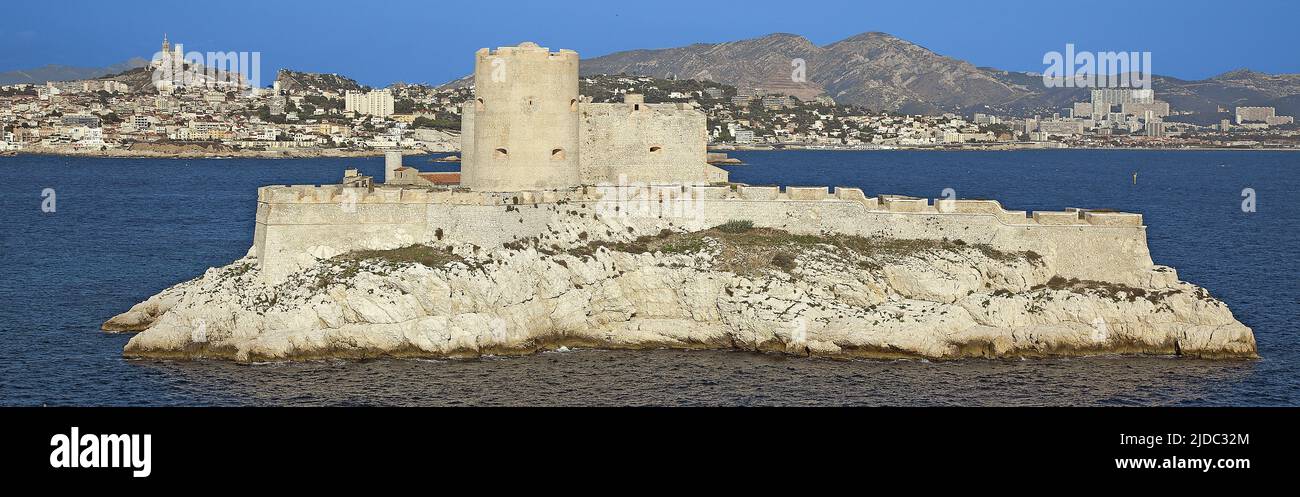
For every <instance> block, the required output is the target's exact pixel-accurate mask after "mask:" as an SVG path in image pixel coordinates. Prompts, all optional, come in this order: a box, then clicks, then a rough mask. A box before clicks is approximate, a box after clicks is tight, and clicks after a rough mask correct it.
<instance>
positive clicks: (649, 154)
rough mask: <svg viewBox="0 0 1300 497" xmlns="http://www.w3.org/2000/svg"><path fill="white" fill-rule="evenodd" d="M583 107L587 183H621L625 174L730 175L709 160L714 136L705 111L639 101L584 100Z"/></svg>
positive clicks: (694, 178) (709, 178) (648, 179)
mask: <svg viewBox="0 0 1300 497" xmlns="http://www.w3.org/2000/svg"><path fill="white" fill-rule="evenodd" d="M578 108H579V111H580V124H579V126H580V127H579V143H580V146H581V148H582V155H581V156H580V157H579V163H580V165H579V168H580V169H581V171H582V182H583V184H601V183H609V184H617V183H618V182H619V181H620V177H623V178H624V179H623V181H625V182H631V183H656V182H663V181H679V182H684V183H709V182H718V181H726V171H723V170H721V169H718V168H715V167H713V166H710V165H708V163H707V162H706V161H707V156H708V150H707V147H706V145H707V143H708V141H709V137H708V131H707V123H706V121H705V116H704V113H703V112H700V111H698V110H696V109H694V108H692V107H690V106H687V105H679V104H646V103H639V101H633V102H628V103H582V104H579V107H578ZM714 170H716V171H714ZM719 173H720V176H719ZM719 178H720V179H719Z"/></svg>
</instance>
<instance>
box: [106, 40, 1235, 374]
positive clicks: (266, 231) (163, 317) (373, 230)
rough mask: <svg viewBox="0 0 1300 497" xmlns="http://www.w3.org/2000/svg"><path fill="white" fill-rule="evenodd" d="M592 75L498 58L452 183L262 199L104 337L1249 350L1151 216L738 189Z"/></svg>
mask: <svg viewBox="0 0 1300 497" xmlns="http://www.w3.org/2000/svg"><path fill="white" fill-rule="evenodd" d="M577 60H578V58H577V54H576V53H574V52H572V51H568V50H561V51H559V52H550V51H549V50H547V49H545V48H542V47H538V46H537V45H536V44H532V43H524V44H521V45H519V46H517V47H502V48H499V49H497V50H494V51H489V50H488V49H483V50H480V51H479V52H478V53H477V54H476V68H475V82H476V89H475V93H476V95H475V96H476V98H475V99H474V100H473V101H471V102H467V103H466V106H465V111H464V115H463V119H462V134H461V137H462V145H461V154H462V156H461V159H462V166H461V172H460V173H459V175H455V174H452V175H447V174H445V173H444V174H442V175H431V174H421V173H419V172H418V171H416V170H415V169H414V168H411V167H407V166H404V165H402V164H401V160H400V157H397V158H396V159H394V158H392V157H390V160H389V161H388V164H387V165H386V167H385V178H384V182H383V183H382V184H376V183H375V182H374V181H373V180H372V178H369V177H366V176H362V175H360V174H359V173H357V172H356V171H349V172H348V173H347V174H345V177H344V181H343V183H342V184H339V185H324V186H315V185H299V186H266V187H262V188H261V189H259V191H258V202H257V214H256V220H257V222H256V230H255V233H254V237H253V238H254V245H253V247H252V248H251V249H250V250H249V252H248V255H247V256H246V257H245V258H243V259H241V260H238V261H235V262H234V263H232V264H230V265H227V266H224V267H220V268H212V269H209V270H208V271H207V272H206V273H205V274H203V275H202V276H200V277H198V278H196V279H193V280H190V281H186V282H183V283H180V284H178V285H175V286H173V287H171V288H168V289H166V290H163V291H162V292H161V293H159V294H158V295H155V296H154V297H152V298H150V299H148V300H147V301H145V302H142V303H140V304H137V305H135V306H134V307H132V308H131V309H130V310H128V311H127V312H125V313H123V314H120V315H118V316H115V317H113V318H111V319H109V320H108V321H107V322H105V323H104V325H103V329H104V330H106V331H110V332H138V334H137V335H135V336H134V337H132V338H131V340H130V341H129V342H128V343H127V345H126V347H125V351H124V353H125V354H126V355H127V356H129V357H163V358H220V359H231V360H236V361H244V362H252V361H281V360H304V359H318V358H336V357H342V358H371V357H436V358H443V357H453V358H455V357H477V356H482V355H489V354H490V355H501V354H526V353H531V352H535V351H538V350H547V349H553V348H558V347H564V346H567V347H575V346H581V347H607V348H660V347H673V348H730V349H740V350H750V351H762V352H776V353H785V354H795V355H813V356H824V357H836V358H853V357H864V358H886V359H893V358H933V359H955V358H968V357H986V358H994V357H1042V356H1058V355H1088V354H1105V353H1119V354H1160V355H1178V356H1191V357H1201V358H1253V357H1255V356H1256V347H1255V340H1254V335H1253V333H1252V331H1251V330H1250V328H1248V327H1246V326H1245V325H1243V324H1242V323H1240V322H1238V321H1237V320H1236V319H1235V318H1234V317H1233V315H1232V313H1231V312H1230V311H1229V310H1228V308H1227V307H1226V306H1225V305H1224V304H1223V303H1222V302H1220V301H1218V300H1216V299H1215V298H1213V297H1212V296H1211V295H1210V294H1209V292H1207V291H1206V290H1205V289H1203V288H1199V287H1197V286H1195V285H1192V284H1189V283H1186V282H1182V281H1179V279H1178V276H1177V273H1176V271H1175V270H1173V269H1172V268H1169V267H1164V266H1159V265H1155V264H1154V263H1153V262H1152V260H1151V256H1150V253H1149V252H1148V250H1147V243H1146V227H1145V225H1144V224H1143V219H1142V216H1141V215H1139V214H1132V213H1122V212H1111V211H1102V210H1087V209H1070V210H1066V211H1060V212H1041V211H1040V212H1034V213H1032V214H1031V213H1028V212H1025V211H1014V210H1006V209H1004V208H1003V207H1002V205H1001V204H999V203H998V202H996V201H991V200H954V199H944V200H937V201H934V202H933V203H932V202H931V201H930V200H928V199H923V198H912V197H902V196H892V195H878V196H874V197H868V196H867V195H865V194H864V193H863V191H862V190H861V189H858V188H844V187H836V188H834V189H833V190H832V189H830V188H827V187H795V186H789V187H784V188H782V187H775V186H750V185H740V184H734V183H729V182H728V181H727V174H726V172H725V171H723V170H721V169H718V168H716V167H714V166H710V165H708V164H707V163H706V158H707V151H706V150H705V139H704V137H705V136H706V133H705V126H706V123H705V119H704V116H703V114H702V113H701V112H699V111H698V110H697V109H694V108H691V107H690V106H683V105H679V104H646V103H645V102H644V101H643V100H641V99H640V98H639V96H637V95H627V96H626V97H625V100H624V102H622V103H593V102H590V101H588V100H587V99H584V98H582V97H581V96H579V95H578V93H577V89H578V83H577ZM502 68H504V69H502ZM499 71H500V72H499ZM453 180H454V181H453Z"/></svg>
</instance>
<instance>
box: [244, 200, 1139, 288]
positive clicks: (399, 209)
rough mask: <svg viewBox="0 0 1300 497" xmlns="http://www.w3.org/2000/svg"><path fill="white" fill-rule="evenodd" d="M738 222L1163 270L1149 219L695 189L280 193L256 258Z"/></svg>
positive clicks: (1060, 268)
mask: <svg viewBox="0 0 1300 497" xmlns="http://www.w3.org/2000/svg"><path fill="white" fill-rule="evenodd" d="M732 220H748V221H752V222H753V223H754V225H755V226H758V227H768V228H776V229H782V230H786V231H789V232H792V233H799V234H834V233H842V234H849V235H858V236H865V237H871V236H879V237H886V238H899V239H950V240H962V241H964V242H966V243H972V244H977V243H978V244H987V245H989V246H991V247H993V248H995V249H998V250H1003V251H1033V252H1035V253H1037V254H1039V255H1041V256H1042V257H1043V258H1044V260H1045V262H1047V263H1048V264H1049V265H1050V267H1052V268H1053V269H1054V270H1055V271H1056V272H1057V274H1059V275H1061V276H1063V277H1066V278H1079V279H1086V280H1097V281H1111V282H1117V283H1127V284H1138V283H1141V282H1139V281H1132V279H1133V278H1137V277H1139V276H1138V275H1140V274H1143V273H1144V272H1145V271H1146V270H1149V269H1150V268H1151V267H1152V261H1151V256H1150V253H1149V251H1148V249H1147V238H1146V227H1145V226H1144V225H1143V224H1142V223H1143V221H1142V216H1141V215H1139V214H1131V213H1120V212H1098V211H1085V210H1070V211H1060V212H1034V213H1032V214H1028V213H1026V212H1025V211H1009V210H1006V209H1003V208H1002V206H1001V205H1000V204H999V203H998V202H996V201H991V200H939V201H934V202H931V201H930V200H928V199H919V198H910V197H897V196H884V195H882V196H878V197H867V196H866V195H865V194H864V193H863V192H862V191H861V190H859V189H856V188H834V189H829V188H826V187H787V188H785V189H781V188H778V187H762V186H757V187H749V186H735V187H731V186H704V187H695V186H691V187H687V186H682V185H663V186H641V187H594V186H588V187H579V188H574V189H570V190H559V191H524V192H502V193H490V192H472V191H465V190H463V189H462V190H451V189H449V190H429V189H421V188H399V187H381V188H376V189H374V190H373V191H372V190H370V189H367V188H351V187H344V186H341V185H327V186H310V185H308V186H267V187H262V188H260V189H259V190H258V205H257V222H256V231H255V234H254V246H253V247H252V249H250V255H254V256H256V257H257V258H258V261H259V263H260V264H261V266H262V269H263V274H264V275H265V277H267V278H269V279H272V280H276V279H282V278H283V277H285V276H287V275H289V274H291V273H293V272H295V271H297V270H299V269H301V268H304V267H306V266H308V265H310V264H312V263H313V262H315V261H316V260H317V259H318V258H329V257H333V256H335V255H339V254H342V253H346V252H349V251H355V250H386V249H394V248H400V247H404V246H408V245H412V244H428V245H448V246H460V247H470V246H472V247H473V248H471V249H475V248H476V249H477V250H489V251H490V250H496V249H500V248H502V247H503V245H504V244H506V243H510V242H516V241H519V240H526V239H531V238H537V239H538V240H539V241H538V243H539V244H540V245H541V246H543V247H550V246H552V245H554V246H558V247H561V248H563V247H570V246H574V245H580V244H585V243H588V242H590V241H597V240H606V241H619V240H628V239H631V238H635V237H636V236H641V235H653V234H657V233H659V232H660V231H661V230H663V229H671V230H686V231H696V230H703V229H707V228H710V227H713V226H717V225H719V224H723V223H726V222H728V221H732Z"/></svg>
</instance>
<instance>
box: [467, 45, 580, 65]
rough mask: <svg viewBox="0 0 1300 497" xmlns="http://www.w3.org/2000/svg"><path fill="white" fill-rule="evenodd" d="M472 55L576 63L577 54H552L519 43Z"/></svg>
mask: <svg viewBox="0 0 1300 497" xmlns="http://www.w3.org/2000/svg"><path fill="white" fill-rule="evenodd" d="M474 55H475V56H477V57H479V58H486V57H516V56H524V57H537V58H542V57H545V58H548V59H552V60H562V61H571V62H577V61H578V52H575V51H573V50H569V49H567V48H564V49H560V50H558V51H555V52H552V51H551V50H550V49H549V48H546V47H543V46H539V45H538V44H536V43H533V42H530V41H526V42H523V43H520V44H519V45H518V46H513V47H497V48H495V49H488V48H480V49H478V51H477V52H474Z"/></svg>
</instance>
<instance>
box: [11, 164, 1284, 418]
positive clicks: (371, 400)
mask: <svg viewBox="0 0 1300 497" xmlns="http://www.w3.org/2000/svg"><path fill="white" fill-rule="evenodd" d="M732 155H733V156H735V157H739V158H741V159H742V160H744V161H745V162H746V163H747V164H746V165H742V166H734V167H729V168H728V169H729V170H730V171H731V174H732V179H733V180H735V181H740V182H746V183H751V184H781V185H832V186H835V185H840V186H853V187H861V188H863V189H864V190H865V191H866V192H868V194H869V195H872V194H877V193H893V194H904V195H915V196H924V197H931V198H933V197H939V196H941V195H942V192H943V191H944V190H945V189H947V188H951V189H953V190H954V191H955V192H956V195H957V196H958V197H959V198H988V199H997V200H1000V201H1002V203H1003V205H1005V206H1006V207H1007V208H1011V209H1028V210H1038V209H1045V210H1059V209H1062V208H1065V207H1091V208H1112V209H1119V210H1124V211H1131V212H1140V213H1142V214H1144V215H1145V216H1146V217H1145V219H1146V223H1147V224H1148V225H1149V227H1150V228H1149V235H1150V247H1151V253H1152V256H1153V258H1154V259H1155V261H1156V263H1158V264H1164V265H1169V266H1173V267H1175V268H1177V269H1178V271H1179V275H1180V276H1181V277H1182V279H1184V280H1187V281H1190V282H1193V283H1195V284H1197V285H1201V286H1204V287H1206V288H1208V289H1209V290H1210V292H1211V293H1212V294H1214V295H1215V296H1216V297H1218V298H1220V299H1222V300H1224V301H1225V302H1227V304H1228V305H1229V306H1230V307H1231V308H1232V310H1233V312H1234V313H1235V314H1236V316H1237V317H1238V319H1240V320H1241V321H1242V322H1244V323H1245V324H1246V325H1247V326H1250V327H1252V328H1253V329H1254V330H1255V336H1256V339H1257V341H1258V343H1259V353H1260V355H1261V356H1262V358H1261V359H1260V360H1257V361H1227V362H1216V361H1201V360H1189V359H1181V358H1173V357H1113V356H1100V357H1089V358H1071V359H1043V360H963V361H942V362H927V361H869V360H861V361H834V360H825V359H809V358H793V357H779V356H771V355H762V354H752V353H744V352H726V351H671V350H654V351H602V350H573V351H567V352H552V353H543V354H538V355H534V356H529V357H514V358H484V359H478V360H447V361H435V360H370V361H318V362H308V363H275V364H255V365H240V364H232V363H227V362H221V361H158V360H125V359H123V358H122V356H121V351H122V346H123V345H125V343H126V341H127V339H128V338H129V337H128V336H127V335H110V334H105V333H102V332H100V331H99V325H100V323H102V322H103V321H104V320H105V319H107V318H109V317H110V316H113V315H114V314H117V313H119V312H122V311H124V310H126V309H127V308H129V307H130V306H131V305H133V304H135V303H137V302H139V301H141V300H144V299H146V298H148V297H149V296H150V295H153V294H154V293H157V292H158V291H159V290H162V289H163V288H165V287H167V286H169V285H172V284H175V283H177V282H180V281H183V280H186V279H189V278H192V277H195V276H198V275H199V274H201V273H202V272H203V271H204V270H206V269H207V268H209V267H213V266H220V265H224V264H226V263H228V262H230V261H232V260H234V259H237V258H239V257H241V256H243V255H244V254H245V252H246V251H247V250H248V248H249V246H250V245H251V244H252V236H253V214H254V207H255V206H254V203H255V199H256V188H257V187H258V186H261V185H267V184H327V183H336V182H338V180H339V179H340V178H341V176H342V173H343V169H344V168H346V167H359V168H360V169H361V170H362V171H363V172H364V173H365V174H371V175H375V176H381V174H382V169H383V164H382V159H379V158H373V159H303V160H288V159H285V160H254V159H225V160H222V159H208V160H162V159H98V158H68V157H49V156H19V157H3V158H0V174H3V178H2V179H0V212H3V214H4V215H5V218H6V219H5V223H4V229H0V237H2V238H0V256H2V260H3V270H0V405H95V406H98V405H237V406H238V405H1066V406H1070V405H1121V406H1150V405H1175V406H1200V405H1212V406H1222V405H1233V406H1241V405H1269V406H1274V405H1290V406H1294V405H1300V316H1298V314H1300V281H1297V278H1298V277H1300V262H1298V261H1300V248H1298V247H1300V202H1298V201H1297V200H1296V195H1297V193H1300V153H1293V152H1264V151H1259V152H1255V151H1205V152H1196V151H1101V150H1097V151H1090V150H1051V151H1014V152H929V151H863V152H841V151H785V152H737V153H733V154H732ZM407 164H408V165H416V166H418V167H420V168H422V169H425V170H447V169H449V167H448V166H446V165H443V164H438V163H428V162H426V159H425V158H420V157H408V158H407ZM450 168H451V169H454V166H451V167H450ZM1135 174H1136V182H1135V180H1134V175H1135ZM46 189H52V191H53V194H54V201H55V208H56V210H55V212H43V211H42V203H43V201H45V200H46V198H45V196H44V195H45V193H46V192H47V190H46ZM1252 191H1253V195H1251V194H1250V193H1251V192H1252ZM1243 192H1244V193H1243ZM1243 195H1246V196H1243ZM1248 197H1249V198H1248ZM1246 200H1253V202H1254V206H1255V209H1254V211H1253V212H1248V211H1244V210H1243V201H1246Z"/></svg>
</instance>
